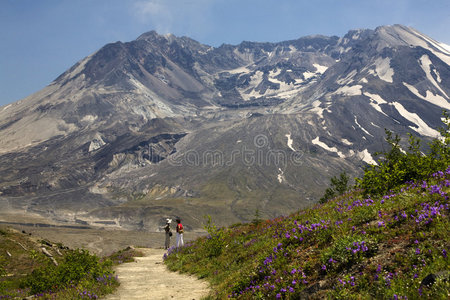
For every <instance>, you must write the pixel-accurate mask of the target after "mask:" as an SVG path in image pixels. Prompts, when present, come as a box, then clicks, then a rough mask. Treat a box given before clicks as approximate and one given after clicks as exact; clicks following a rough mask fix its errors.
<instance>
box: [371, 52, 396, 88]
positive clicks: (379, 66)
mask: <svg viewBox="0 0 450 300" xmlns="http://www.w3.org/2000/svg"><path fill="white" fill-rule="evenodd" d="M375 72H376V73H377V75H378V77H379V78H380V79H381V80H384V81H386V82H389V83H393V82H394V80H393V76H394V69H392V68H391V60H390V59H389V58H388V57H386V58H378V59H377V60H376V61H375Z"/></svg>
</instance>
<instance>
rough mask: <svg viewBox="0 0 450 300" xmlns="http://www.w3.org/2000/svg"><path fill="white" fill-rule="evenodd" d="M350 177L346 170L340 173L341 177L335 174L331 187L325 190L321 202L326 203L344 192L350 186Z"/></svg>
mask: <svg viewBox="0 0 450 300" xmlns="http://www.w3.org/2000/svg"><path fill="white" fill-rule="evenodd" d="M349 179H350V178H349V177H348V175H347V173H345V172H342V173H341V174H339V177H336V176H333V177H332V178H331V180H330V187H329V188H327V189H326V190H325V194H324V195H323V197H322V198H320V203H325V202H327V201H328V200H330V199H332V198H334V197H336V196H339V195H342V194H344V193H345V192H346V191H347V190H348V188H349V187H348V182H349Z"/></svg>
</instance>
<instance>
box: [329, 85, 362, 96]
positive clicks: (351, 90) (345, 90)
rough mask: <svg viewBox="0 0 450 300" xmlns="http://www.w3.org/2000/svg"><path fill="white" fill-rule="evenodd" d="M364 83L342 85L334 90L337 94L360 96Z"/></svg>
mask: <svg viewBox="0 0 450 300" xmlns="http://www.w3.org/2000/svg"><path fill="white" fill-rule="evenodd" d="M361 89H362V85H359V84H357V85H352V86H347V85H346V86H343V87H340V88H339V89H338V90H337V91H336V92H334V93H335V94H341V95H345V96H360V95H362V91H361Z"/></svg>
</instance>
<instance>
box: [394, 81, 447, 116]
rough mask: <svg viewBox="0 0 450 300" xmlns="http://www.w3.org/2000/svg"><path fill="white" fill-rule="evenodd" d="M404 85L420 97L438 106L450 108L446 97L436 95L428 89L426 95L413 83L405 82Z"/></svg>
mask: <svg viewBox="0 0 450 300" xmlns="http://www.w3.org/2000/svg"><path fill="white" fill-rule="evenodd" d="M403 85H404V86H406V87H407V88H408V89H409V91H410V92H411V93H413V94H414V95H416V96H417V97H419V98H420V99H422V100H425V101H428V102H430V103H432V104H434V105H436V106H439V107H442V108H445V109H450V103H449V102H448V101H447V100H446V99H445V98H444V97H442V96H439V95H434V94H433V93H432V92H430V91H427V92H426V96H425V97H424V96H422V95H421V94H420V93H419V91H418V90H417V89H416V88H415V87H414V86H413V85H410V84H408V83H406V82H403Z"/></svg>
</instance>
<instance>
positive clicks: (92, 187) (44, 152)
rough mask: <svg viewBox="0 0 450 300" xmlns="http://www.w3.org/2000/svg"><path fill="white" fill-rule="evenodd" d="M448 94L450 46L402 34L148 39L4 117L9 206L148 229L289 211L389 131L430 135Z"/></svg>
mask: <svg viewBox="0 0 450 300" xmlns="http://www.w3.org/2000/svg"><path fill="white" fill-rule="evenodd" d="M449 95H450V47H449V46H447V45H444V44H441V43H439V42H437V41H434V40H433V39H431V38H429V37H427V36H425V35H423V34H421V33H419V32H417V31H416V30H414V29H413V28H409V27H405V26H401V25H394V26H383V27H378V28H376V29H375V30H353V31H350V32H349V33H348V34H347V35H345V36H344V37H342V38H339V37H325V36H308V37H303V38H300V39H297V40H292V41H284V42H279V43H254V42H242V43H241V44H239V45H236V46H234V45H222V46H220V47H217V48H214V47H210V46H207V45H202V44H200V43H198V42H196V41H194V40H192V39H189V38H187V37H175V36H173V35H164V36H163V35H158V34H157V33H156V32H154V31H152V32H148V33H145V34H143V35H141V36H140V37H139V38H137V39H136V40H134V41H131V42H128V43H122V42H117V43H113V44H108V45H106V46H104V47H103V48H102V49H100V50H99V51H97V52H96V53H94V54H92V55H90V56H88V57H86V58H84V59H83V60H81V61H80V62H79V63H77V64H76V65H74V66H73V67H72V68H71V69H69V70H68V71H67V72H65V73H64V74H62V75H61V76H59V77H58V78H57V79H56V80H55V81H54V82H52V83H51V84H50V85H49V86H48V87H46V88H44V89H43V90H41V91H39V92H38V93H36V94H34V95H31V96H29V97H28V98H25V99H23V100H21V101H18V102H16V103H13V104H10V105H7V106H4V107H1V108H0V137H1V138H0V153H1V155H0V174H1V175H0V176H1V180H0V193H1V194H0V195H1V196H0V201H1V202H2V203H3V205H4V207H11V208H20V209H26V210H31V211H34V212H39V213H41V214H43V215H47V216H49V217H52V218H55V219H59V220H63V221H78V222H88V223H95V222H99V221H100V222H103V221H107V222H109V223H111V224H115V226H122V227H127V226H129V227H133V228H145V229H150V230H156V229H157V228H158V226H159V224H160V223H161V222H162V220H163V219H164V217H165V216H167V215H169V216H172V215H180V216H183V218H184V219H185V220H186V221H185V223H187V224H191V226H193V227H196V226H198V225H199V223H200V221H201V216H202V215H203V214H211V215H213V216H215V219H216V220H218V222H219V223H232V222H236V221H245V220H249V219H252V218H253V215H254V213H255V211H256V210H259V212H260V213H261V214H263V215H264V216H267V217H273V216H276V215H279V214H286V213H288V212H291V211H293V210H295V209H298V208H299V207H303V206H305V205H309V204H311V203H313V202H315V201H317V199H318V198H319V196H320V195H321V193H322V191H323V188H324V185H325V184H326V183H327V182H328V178H329V177H331V176H332V175H336V174H337V173H339V172H340V171H342V170H346V171H347V172H348V173H350V174H357V173H359V172H360V171H361V167H362V166H363V165H364V164H365V163H372V162H374V160H373V157H372V156H371V155H370V153H371V152H373V151H376V150H381V149H382V147H383V145H382V141H383V137H384V129H385V128H388V129H390V130H392V131H394V132H396V133H399V134H400V135H404V134H406V133H407V132H409V133H412V134H414V135H418V136H421V137H422V138H425V139H427V138H432V137H436V136H437V135H438V131H437V130H436V129H437V128H438V127H439V126H441V125H442V122H441V119H440V118H441V113H442V110H444V109H445V110H449V108H450V98H449ZM103 223H104V222H103Z"/></svg>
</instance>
